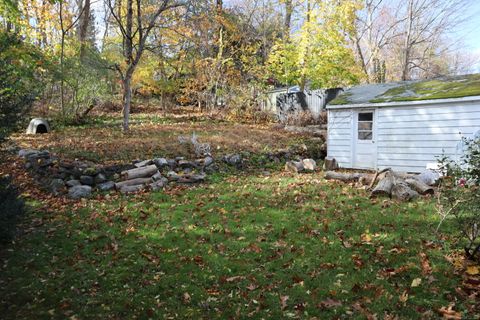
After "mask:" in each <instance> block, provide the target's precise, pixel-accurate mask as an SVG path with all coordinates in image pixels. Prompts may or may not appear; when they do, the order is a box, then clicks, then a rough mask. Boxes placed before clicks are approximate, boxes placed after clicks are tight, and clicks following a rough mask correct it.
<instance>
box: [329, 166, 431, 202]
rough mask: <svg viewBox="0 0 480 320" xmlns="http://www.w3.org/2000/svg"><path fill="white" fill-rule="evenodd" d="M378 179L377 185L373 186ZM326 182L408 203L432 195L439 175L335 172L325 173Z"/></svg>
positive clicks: (390, 172)
mask: <svg viewBox="0 0 480 320" xmlns="http://www.w3.org/2000/svg"><path fill="white" fill-rule="evenodd" d="M377 178H378V183H377V184H376V186H374V185H375V183H376V181H377ZM325 179H327V180H339V181H342V182H348V183H356V184H359V185H361V186H364V187H365V188H366V189H367V190H371V192H370V197H372V198H374V197H381V196H385V197H390V198H393V199H397V200H400V201H410V200H412V199H415V198H417V197H418V196H419V195H433V194H434V192H435V189H434V186H435V185H436V184H437V183H438V181H439V179H440V175H439V174H438V173H437V172H435V171H431V170H426V171H424V172H422V173H420V174H409V173H404V172H396V171H393V170H391V169H390V168H388V169H384V170H382V171H377V172H376V173H375V174H372V173H358V172H350V173H344V172H337V171H327V172H326V173H325Z"/></svg>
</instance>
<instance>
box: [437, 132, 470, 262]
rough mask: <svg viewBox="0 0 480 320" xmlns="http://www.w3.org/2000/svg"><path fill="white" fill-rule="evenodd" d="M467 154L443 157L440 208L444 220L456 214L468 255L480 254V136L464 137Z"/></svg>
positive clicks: (439, 194)
mask: <svg viewBox="0 0 480 320" xmlns="http://www.w3.org/2000/svg"><path fill="white" fill-rule="evenodd" d="M464 143H465V152H464V155H463V156H462V157H461V158H460V159H458V160H457V161H454V160H452V159H450V158H448V157H442V158H441V159H440V161H439V162H440V166H441V169H442V170H443V172H444V173H445V176H444V177H443V179H442V181H441V182H440V186H439V192H438V198H437V200H438V201H437V211H438V213H439V214H440V216H441V217H442V222H443V221H444V220H445V219H446V218H448V217H450V216H453V217H454V219H455V221H456V223H457V225H458V230H459V232H460V234H461V235H462V237H463V238H464V239H465V247H464V248H465V252H466V254H467V257H469V258H472V259H474V258H476V257H478V256H480V138H477V139H465V140H464Z"/></svg>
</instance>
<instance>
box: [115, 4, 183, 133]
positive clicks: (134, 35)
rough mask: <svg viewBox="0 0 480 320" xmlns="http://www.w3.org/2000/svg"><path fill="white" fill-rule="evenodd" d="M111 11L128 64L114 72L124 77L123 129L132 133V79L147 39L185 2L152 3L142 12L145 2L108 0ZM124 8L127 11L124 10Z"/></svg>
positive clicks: (118, 67) (119, 66) (117, 67)
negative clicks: (166, 15) (161, 21)
mask: <svg viewBox="0 0 480 320" xmlns="http://www.w3.org/2000/svg"><path fill="white" fill-rule="evenodd" d="M106 1H107V5H108V8H109V11H110V13H111V15H112V17H113V18H114V21H115V22H116V24H117V26H118V28H119V30H120V33H121V36H122V39H123V57H124V58H125V63H124V64H122V65H120V64H116V65H115V69H116V70H117V71H118V73H119V74H120V77H121V81H122V86H123V98H122V100H123V101H122V102H123V130H124V131H128V130H129V118H130V105H131V101H132V87H131V82H132V76H133V74H134V72H135V69H136V68H137V66H138V63H139V62H140V59H141V58H142V54H143V52H144V51H145V48H146V45H147V40H148V39H149V36H150V33H151V31H152V29H154V28H155V27H156V26H157V25H158V22H159V19H160V17H161V16H162V15H163V14H165V13H166V12H168V11H170V10H172V9H174V8H178V7H180V6H183V5H185V4H186V1H180V0H161V1H155V2H154V4H152V3H150V4H149V6H148V7H149V8H148V10H145V11H144V10H143V6H144V4H143V3H142V0H126V1H125V2H124V3H125V8H122V7H121V6H122V5H123V4H122V3H120V2H118V3H117V5H115V3H114V2H113V1H112V0H106ZM122 9H124V10H122Z"/></svg>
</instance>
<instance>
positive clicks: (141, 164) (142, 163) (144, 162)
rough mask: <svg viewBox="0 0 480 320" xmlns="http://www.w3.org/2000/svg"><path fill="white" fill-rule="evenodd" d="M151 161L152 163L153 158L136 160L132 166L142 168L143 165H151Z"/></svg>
mask: <svg viewBox="0 0 480 320" xmlns="http://www.w3.org/2000/svg"><path fill="white" fill-rule="evenodd" d="M152 163H153V160H152V159H150V160H144V161H140V162H137V163H135V164H134V166H135V167H136V168H143V167H146V166H149V165H151V164H152Z"/></svg>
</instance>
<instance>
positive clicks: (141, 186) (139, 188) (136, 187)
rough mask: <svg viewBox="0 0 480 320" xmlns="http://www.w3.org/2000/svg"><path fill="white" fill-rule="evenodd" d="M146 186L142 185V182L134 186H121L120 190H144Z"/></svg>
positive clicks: (125, 192)
mask: <svg viewBox="0 0 480 320" xmlns="http://www.w3.org/2000/svg"><path fill="white" fill-rule="evenodd" d="M146 188H147V186H146V185H144V184H139V185H136V186H123V187H122V188H121V189H120V192H121V193H123V194H127V193H134V192H138V191H140V190H144V189H146Z"/></svg>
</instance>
